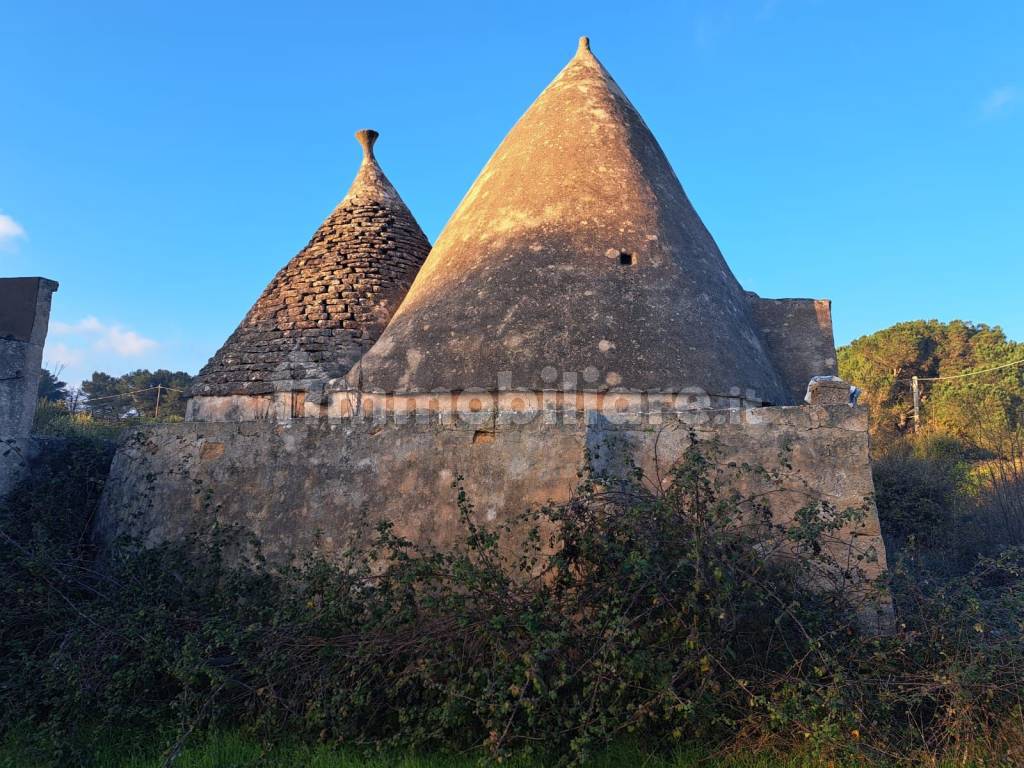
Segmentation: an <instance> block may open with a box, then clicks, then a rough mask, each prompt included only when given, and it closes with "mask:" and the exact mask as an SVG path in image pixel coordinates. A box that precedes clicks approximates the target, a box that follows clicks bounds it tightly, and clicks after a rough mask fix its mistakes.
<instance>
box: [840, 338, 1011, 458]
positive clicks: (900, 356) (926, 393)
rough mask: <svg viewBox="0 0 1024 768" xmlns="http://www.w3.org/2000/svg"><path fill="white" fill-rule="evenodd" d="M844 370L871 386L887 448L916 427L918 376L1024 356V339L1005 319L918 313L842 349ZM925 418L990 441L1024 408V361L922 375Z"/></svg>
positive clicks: (876, 428)
mask: <svg viewBox="0 0 1024 768" xmlns="http://www.w3.org/2000/svg"><path fill="white" fill-rule="evenodd" d="M838 352H839V372H840V375H842V376H843V377H844V378H845V379H847V380H848V381H850V382H852V383H853V384H856V385H857V386H858V387H860V388H861V390H862V391H863V396H862V402H863V403H864V404H866V405H868V406H869V407H870V409H871V434H872V437H873V439H874V441H875V445H876V447H877V448H879V449H880V451H881V452H883V453H884V452H885V451H886V450H888V449H890V448H891V447H893V446H894V445H895V444H896V443H898V442H899V441H900V439H901V438H903V437H904V436H906V435H908V434H910V433H911V432H912V431H913V420H912V414H913V396H912V389H911V384H910V379H911V377H913V376H918V377H921V378H938V377H954V376H957V375H958V374H962V373H967V372H972V371H978V370H982V369H986V368H992V367H995V366H998V365H1002V364H1004V363H1012V362H1014V361H1017V360H1022V359H1024V344H1021V343H1019V342H1015V341H1010V340H1009V339H1007V338H1006V335H1005V334H1004V333H1003V331H1002V329H1000V328H999V327H998V326H988V325H984V324H975V323H969V322H965V321H963V320H954V321H952V322H949V323H941V322H939V321H937V320H914V321H911V322H906V323H897V324H896V325H893V326H891V327H890V328H886V329H884V330H881V331H877V332H876V333H873V334H871V335H869V336H863V337H861V338H859V339H857V340H855V341H853V342H851V343H850V344H848V345H846V346H845V347H842V348H840V349H839V351H838ZM921 407H922V414H923V420H924V424H925V425H926V428H927V429H928V431H929V432H931V433H933V434H944V435H949V436H951V437H955V438H957V439H959V440H962V441H964V442H967V443H970V444H974V445H978V446H983V447H987V446H988V444H989V443H990V442H991V436H993V435H1000V434H1005V433H1006V431H1007V430H1011V429H1014V428H1016V426H1017V425H1018V424H1019V422H1020V419H1021V416H1022V414H1024V365H1022V366H1015V367H1008V368H1004V369H1002V370H999V371H993V372H991V373H985V374H982V375H978V376H968V377H963V378H950V379H948V380H946V381H929V382H923V383H922V389H921Z"/></svg>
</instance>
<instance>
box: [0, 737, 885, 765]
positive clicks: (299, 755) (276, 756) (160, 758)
mask: <svg viewBox="0 0 1024 768" xmlns="http://www.w3.org/2000/svg"><path fill="white" fill-rule="evenodd" d="M166 759H167V752H166V751H161V750H158V749H154V748H152V747H148V746H139V747H137V748H134V749H132V748H128V749H124V748H116V749H115V748H106V749H101V750H100V751H99V753H97V754H96V755H95V756H94V761H93V762H90V763H87V765H89V766H91V768H161V767H162V766H164V765H165V764H166ZM54 764H55V763H53V762H48V761H46V760H45V759H44V758H42V757H38V756H35V755H34V754H33V750H32V749H31V748H30V747H29V746H27V744H26V743H25V742H23V741H20V740H19V741H9V742H8V743H7V744H5V745H3V746H0V768H37V767H38V768H44V766H45V767H48V766H51V765H54ZM56 764H59V765H62V766H64V765H69V763H67V762H66V761H60V762H59V763H56ZM481 764H486V761H481V759H480V755H478V754H477V755H473V754H470V755H439V754H435V755H424V756H414V755H402V754H396V753H386V754H367V753H365V752H362V751H359V750H352V749H344V748H341V747H337V746H330V745H324V744H317V745H310V744H303V743H300V742H294V741H292V742H289V741H282V742H279V743H276V744H273V745H265V744H261V743H260V742H259V741H258V740H256V739H253V738H250V737H247V736H245V735H244V734H241V733H239V732H226V733H219V734H213V735H211V736H208V737H205V738H203V739H197V740H195V741H194V742H193V743H191V744H190V745H188V746H186V747H185V748H184V749H182V750H181V751H180V752H179V754H178V755H177V757H176V758H175V759H174V761H173V763H172V765H173V766H174V768H257V767H260V768H478V767H479V766H480V765H481ZM503 765H507V766H509V768H544V766H546V765H550V763H547V762H545V761H543V760H537V759H534V760H522V759H519V760H511V761H509V762H506V763H504V764H503ZM587 765H588V766H592V767H593V768H622V767H624V766H629V767H630V768H633V767H634V766H635V767H636V768H641V767H642V768H816V767H818V766H828V768H843V766H840V764H837V763H835V762H831V761H827V762H822V761H819V760H815V759H814V758H812V757H800V758H775V757H770V756H764V755H761V756H756V755H747V756H742V755H741V756H735V757H729V758H722V757H717V756H713V755H710V754H709V753H708V752H707V751H705V750H701V749H698V748H689V749H683V750H680V751H678V752H677V753H676V754H675V755H674V756H672V757H669V758H664V757H658V756H653V755H650V754H647V753H645V752H644V751H643V750H642V749H640V748H638V747H635V746H629V745H620V746H617V747H614V748H611V749H608V750H606V751H604V752H603V753H602V754H600V755H599V756H598V757H596V758H595V759H594V760H592V761H590V762H588V763H587ZM846 765H849V766H850V768H853V766H854V765H855V764H853V763H849V764H846ZM856 765H857V766H858V768H866V766H868V765H869V764H867V763H863V762H861V763H857V764H856ZM870 765H871V766H880V765H882V764H880V763H879V764H870Z"/></svg>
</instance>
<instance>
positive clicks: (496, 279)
mask: <svg viewBox="0 0 1024 768" xmlns="http://www.w3.org/2000/svg"><path fill="white" fill-rule="evenodd" d="M372 136H373V134H370V133H366V132H364V133H363V134H362V140H363V142H364V147H365V149H366V157H365V158H364V161H363V166H362V168H361V169H360V172H359V176H358V177H357V179H356V182H355V183H354V184H353V188H352V190H351V191H350V192H349V196H348V197H346V199H345V201H343V202H342V204H341V205H340V206H339V207H338V209H337V210H336V211H335V213H334V214H332V216H331V217H330V218H329V219H328V221H327V222H326V223H325V224H324V226H323V227H322V228H321V230H319V231H318V233H317V235H315V236H314V239H313V242H312V243H311V244H310V246H308V247H307V249H306V250H305V251H303V252H302V253H300V254H299V255H298V256H297V257H296V258H295V259H293V260H292V262H290V263H289V264H288V265H287V266H286V267H285V268H284V269H283V270H282V271H281V272H280V273H279V274H278V276H277V277H276V278H275V279H274V281H273V282H272V283H271V285H270V286H269V287H268V289H267V291H266V292H265V293H264V295H263V297H261V298H260V300H259V301H258V302H257V304H256V306H255V307H254V308H253V310H252V311H251V312H250V313H249V315H248V316H247V317H246V319H245V320H244V321H243V323H242V325H241V326H240V327H239V329H238V330H237V331H236V332H235V333H234V334H233V335H232V337H231V338H230V339H229V340H228V342H227V343H226V344H225V345H224V347H223V348H222V349H221V350H220V351H219V352H218V353H217V354H216V355H215V356H214V358H213V359H212V360H211V361H210V363H209V365H207V366H206V368H204V369H203V371H202V372H201V374H200V377H199V382H198V384H197V386H196V388H195V391H194V392H193V398H192V400H191V402H190V405H189V410H188V415H189V419H190V420H191V423H185V424H180V425H173V426H161V427H155V428H148V429H143V430H139V431H137V432H134V433H132V434H130V435H129V436H128V437H127V438H126V439H125V442H124V444H123V445H122V448H121V450H120V452H119V454H118V456H117V457H116V459H115V461H114V465H113V470H112V475H111V479H110V481H109V483H108V486H107V491H106V495H105V499H104V504H103V509H102V510H101V526H102V530H104V531H105V532H106V533H107V534H111V533H113V532H116V531H118V530H122V529H123V527H124V526H125V525H126V524H127V521H128V520H134V521H135V524H142V525H144V526H146V530H147V532H148V533H147V535H148V536H149V537H150V540H152V541H159V540H163V539H166V538H168V537H175V536H179V535H181V534H182V533H184V532H185V531H187V530H189V529H191V528H193V527H194V526H196V525H203V524H205V523H206V522H209V520H210V519H212V518H213V517H216V518H219V519H225V520H232V521H240V522H244V523H245V524H246V525H247V526H248V527H250V528H251V529H253V530H255V531H256V532H257V533H259V534H260V535H261V537H262V538H263V539H264V543H265V544H266V545H267V547H268V550H269V551H270V552H271V553H276V554H277V555H279V556H285V557H287V556H289V555H290V554H291V553H297V552H299V551H301V550H302V549H304V548H308V547H309V546H312V545H313V543H314V541H315V540H316V537H317V534H318V533H319V534H322V535H323V539H322V541H323V542H324V545H325V546H326V547H327V548H328V549H331V548H335V549H336V548H341V547H342V546H344V545H345V544H346V543H348V542H349V540H350V538H351V536H352V535H354V531H355V530H356V527H357V522H358V521H359V520H361V519H363V518H365V517H370V518H372V519H381V518H387V519H390V520H392V521H393V522H395V523H396V525H397V530H398V532H399V533H401V534H402V535H405V536H409V537H411V538H416V539H419V540H430V541H433V542H435V543H438V544H440V545H445V544H446V543H450V542H451V541H452V538H453V537H454V536H455V535H457V519H456V514H455V495H454V494H455V492H454V491H453V490H452V487H451V484H452V480H453V479H454V478H455V477H456V476H459V475H461V476H464V477H465V482H466V486H467V490H468V491H469V493H470V497H471V498H472V500H473V503H474V505H475V508H476V509H477V510H480V511H481V513H482V514H483V515H485V516H486V519H487V520H491V521H501V520H504V519H508V517H509V516H510V515H513V514H516V513H518V512H521V511H523V510H524V509H525V508H527V507H529V506H531V505H537V504H541V503H544V502H547V501H551V500H554V501H558V500H564V499H566V498H567V497H568V495H569V494H570V493H571V492H572V490H573V488H574V487H575V485H576V481H577V473H578V471H579V470H580V469H581V467H582V466H583V463H584V457H585V456H586V455H587V454H588V451H589V450H590V449H592V448H593V447H594V446H596V445H598V444H604V443H606V442H610V443H613V444H614V445H615V446H616V447H615V448H614V451H615V452H617V453H618V454H619V457H620V459H621V460H622V461H623V462H626V461H629V460H632V461H636V462H637V463H638V464H640V465H641V466H645V467H647V468H649V469H653V466H654V463H655V457H657V458H658V459H659V460H660V461H661V462H662V463H665V462H668V463H671V461H672V460H673V457H676V458H677V457H678V456H679V455H680V454H681V452H682V450H683V448H684V447H685V445H686V444H687V442H688V440H689V439H690V435H691V429H695V430H696V431H697V434H698V435H699V436H702V437H714V438H716V439H717V440H718V441H720V442H721V443H722V445H723V447H724V451H725V458H726V460H732V461H735V462H737V463H743V462H747V463H757V464H763V465H764V466H766V467H768V468H775V469H778V470H779V471H780V472H782V474H783V475H784V476H785V481H784V482H785V488H783V489H781V490H779V491H778V492H777V493H776V505H775V507H774V509H775V514H776V515H777V516H778V518H779V519H780V520H781V521H785V520H788V519H791V518H792V516H793V515H794V514H795V513H796V511H797V510H798V509H800V508H801V507H802V506H805V505H806V504H807V503H808V500H809V499H824V500H826V501H829V502H830V503H832V504H834V505H836V506H837V507H840V508H843V507H849V506H853V507H860V506H861V505H862V504H863V503H864V500H865V497H868V496H870V494H871V491H872V485H871V472H870V462H869V455H868V437H867V423H866V416H865V413H864V411H863V410H862V409H858V408H855V407H851V406H850V405H848V404H847V402H846V400H845V399H843V398H844V397H845V392H846V390H842V386H841V385H840V386H838V387H830V386H821V387H818V388H816V389H815V390H814V391H813V393H812V395H811V403H810V404H809V405H802V404H801V403H803V398H804V393H805V391H807V385H808V381H809V380H810V379H811V378H812V377H813V376H829V375H834V374H835V372H836V360H835V348H834V343H833V339H832V326H831V317H830V305H829V302H828V301H823V300H812V299H782V300H769V299H762V298H760V297H758V296H757V295H756V294H753V293H750V292H746V291H744V290H743V289H742V288H741V286H740V285H739V283H738V282H737V280H736V278H735V277H734V276H733V274H732V272H731V271H730V270H729V267H728V265H727V264H726V262H725V260H724V258H723V257H722V254H721V253H720V251H719V249H718V247H717V245H716V244H715V242H714V240H713V239H712V237H711V235H710V234H709V233H708V231H707V229H706V228H705V227H704V224H703V223H702V222H701V220H700V218H699V216H698V215H697V213H696V212H695V210H694V209H693V206H692V205H691V204H690V201H689V199H688V198H687V196H686V193H685V192H684V191H683V188H682V186H681V185H680V183H679V181H678V179H677V178H676V175H675V173H674V172H673V171H672V168H671V166H670V165H669V163H668V160H667V158H666V157H665V155H664V153H663V152H662V150H661V148H660V147H659V146H658V144H657V142H656V141H655V139H654V137H653V135H652V134H651V132H650V130H649V129H648V128H647V126H646V125H645V124H644V122H643V119H642V118H641V117H640V115H639V114H638V113H637V111H636V109H635V108H634V107H633V105H632V104H631V103H630V102H629V100H628V99H627V98H626V96H625V95H624V94H623V92H622V90H621V89H620V88H619V86H618V85H617V84H616V83H615V81H614V80H613V79H612V78H611V76H610V75H609V74H608V72H607V71H606V70H605V69H604V67H603V66H602V65H601V63H600V62H599V61H598V60H597V59H596V58H595V57H594V55H593V53H592V52H591V50H590V47H589V43H588V42H587V40H586V38H584V39H583V40H581V43H580V46H579V50H578V51H577V53H576V55H575V57H574V58H573V59H572V60H571V61H570V62H569V64H568V65H567V66H566V67H565V68H564V69H563V70H562V72H561V73H560V74H559V75H558V76H557V77H556V78H555V80H554V81H553V82H552V83H551V84H550V85H549V86H548V87H547V88H546V89H545V90H544V92H543V93H542V94H541V95H540V97H539V98H538V99H537V100H536V102H534V104H533V105H532V106H531V107H530V108H529V110H528V111H527V112H526V114H525V115H523V117H522V118H521V119H520V120H519V122H518V123H517V124H516V125H515V127H514V128H513V129H512V131H511V132H510V133H509V135H508V136H507V137H506V138H505V140H504V141H503V142H502V143H501V145H500V146H499V147H498V149H497V151H496V152H495V154H494V156H493V157H492V158H491V159H490V161H489V162H488V163H487V165H486V167H485V168H484V169H483V171H482V172H481V174H480V176H479V177H478V179H477V180H476V182H475V183H474V184H473V186H472V187H471V188H470V190H469V192H468V193H467V194H466V196H465V198H464V199H463V200H462V202H461V204H460V205H459V206H458V208H457V209H456V211H455V213H454V214H453V215H452V217H451V219H450V220H449V222H448V224H447V225H446V226H445V228H444V231H443V232H442V233H441V235H440V236H439V238H438V241H437V244H436V245H435V247H434V248H433V250H431V251H430V252H429V255H427V252H428V245H427V241H426V238H425V237H423V235H422V233H421V232H420V231H419V229H418V227H417V226H416V224H415V220H414V219H413V217H412V215H411V214H410V213H409V212H408V209H407V208H406V207H405V205H404V204H403V203H402V202H401V200H400V198H399V197H398V194H397V193H396V192H395V190H394V189H393V188H392V187H391V185H390V184H388V183H387V181H386V179H385V178H384V176H383V173H382V172H381V171H380V169H379V167H378V166H377V165H376V163H375V161H374V160H373V157H372V154H371V152H370V149H371V146H372ZM367 228H369V229H367ZM424 257H425V260H424ZM421 262H422V266H421V267H420V266H419V265H420V263H421ZM417 267H419V269H418V271H417ZM414 275H415V279H414V280H413V279H412V278H413V276H414ZM410 282H411V287H409V284H410ZM407 287H408V291H407V293H406V288H407ZM403 296H404V300H403ZM847 390H848V388H847ZM837 393H838V394H837ZM737 482H741V481H740V480H739V479H737ZM870 509H871V510H872V511H871V514H868V515H867V517H866V519H865V520H864V522H862V523H861V524H859V525H857V526H853V527H851V528H850V529H848V530H847V531H845V532H844V535H843V537H841V539H842V540H841V541H838V542H832V543H831V544H830V546H832V547H834V548H836V552H837V554H839V555H840V556H842V557H853V556H855V554H860V555H864V554H865V553H870V554H871V555H873V557H871V556H869V557H868V559H867V561H865V566H864V567H865V569H866V571H867V572H868V575H869V576H872V575H876V574H878V573H880V572H881V571H882V570H883V569H884V568H885V551H884V547H883V545H882V540H881V535H880V532H879V529H878V520H877V516H876V515H874V513H873V508H870Z"/></svg>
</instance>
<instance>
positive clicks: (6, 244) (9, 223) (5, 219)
mask: <svg viewBox="0 0 1024 768" xmlns="http://www.w3.org/2000/svg"><path fill="white" fill-rule="evenodd" d="M24 237H27V234H26V232H25V228H24V227H22V226H21V224H19V223H18V222H16V221H15V220H14V219H12V218H11V217H10V216H8V215H7V214H6V213H0V248H5V249H6V248H10V247H12V246H13V245H14V243H15V241H16V240H20V239H22V238H24Z"/></svg>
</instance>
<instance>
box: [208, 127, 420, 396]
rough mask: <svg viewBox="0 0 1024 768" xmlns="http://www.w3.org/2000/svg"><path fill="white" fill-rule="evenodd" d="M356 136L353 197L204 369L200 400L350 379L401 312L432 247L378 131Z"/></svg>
mask: <svg viewBox="0 0 1024 768" xmlns="http://www.w3.org/2000/svg"><path fill="white" fill-rule="evenodd" d="M356 137H357V138H358V139H359V142H360V143H361V144H362V146H363V162H362V165H361V166H360V168H359V173H358V174H357V175H356V178H355V181H353V183H352V186H351V188H350V189H349V191H348V194H347V195H346V196H345V198H344V199H343V200H342V201H341V203H340V204H339V205H338V207H337V208H335V209H334V211H333V212H332V213H331V215H330V216H328V217H327V220H326V221H324V223H323V224H322V225H321V226H320V228H319V229H317V231H316V232H315V233H314V234H313V237H312V239H311V240H310V241H309V244H308V245H307V246H306V247H305V248H303V249H302V251H300V252H299V253H298V254H297V255H296V256H295V257H294V258H293V259H292V260H291V261H289V262H288V263H287V264H286V265H285V266H284V267H283V268H282V269H281V271H280V272H278V273H277V275H276V276H275V277H274V279H273V280H272V281H271V282H270V285H268V286H267V288H266V290H264V292H263V295H262V296H260V298H259V300H257V302H256V304H255V305H254V306H253V307H252V309H251V310H250V311H249V313H248V314H247V315H246V316H245V319H244V320H243V321H242V323H241V325H239V326H238V329H237V330H236V331H235V332H234V333H233V334H232V335H231V337H230V338H229V339H228V340H227V342H226V343H225V344H224V346H223V347H221V349H220V350H218V352H217V353H216V354H215V355H214V356H213V358H212V359H211V360H210V362H209V363H208V364H207V365H206V366H205V367H204V368H203V369H202V371H200V373H199V376H198V378H197V382H196V384H195V385H194V388H193V391H192V394H193V395H194V396H195V397H197V398H203V397H209V396H231V395H266V394H268V393H272V392H276V391H301V390H306V389H309V388H310V385H311V384H312V385H313V386H314V387H315V386H316V383H317V382H322V381H325V380H327V379H330V378H334V377H337V376H341V375H343V374H345V373H346V372H347V371H348V370H349V368H351V367H352V365H354V364H355V363H356V362H357V361H358V360H359V358H360V357H361V356H362V355H363V353H364V352H365V351H366V350H367V349H369V348H370V346H371V345H372V344H373V342H374V341H376V340H377V338H378V337H379V336H380V334H381V333H382V332H383V330H384V328H385V326H386V325H387V323H388V321H389V320H390V318H391V315H392V314H393V313H394V311H395V310H396V309H397V308H398V305H399V304H400V303H401V301H402V298H403V297H404V296H405V293H406V291H407V290H408V289H409V286H410V284H411V283H412V281H413V278H415V276H416V273H417V271H418V270H419V268H420V265H421V264H422V263H423V260H424V259H425V258H426V256H427V253H428V252H429V251H430V243H429V242H428V241H427V238H426V236H425V235H424V234H423V231H422V230H421V229H420V227H419V225H418V224H417V223H416V219H415V218H414V217H413V215H412V213H411V212H410V211H409V209H408V208H407V207H406V205H405V203H404V202H403V201H402V199H401V197H399V195H398V193H397V192H396V191H395V188H394V187H393V186H392V185H391V182H390V181H388V179H387V177H386V176H385V175H384V172H383V171H382V170H381V168H380V166H379V165H378V164H377V160H376V159H375V157H374V154H373V144H374V142H375V141H376V139H377V132H376V131H369V130H364V131H359V132H358V133H357V134H356ZM196 405H199V404H198V403H193V410H196Z"/></svg>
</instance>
